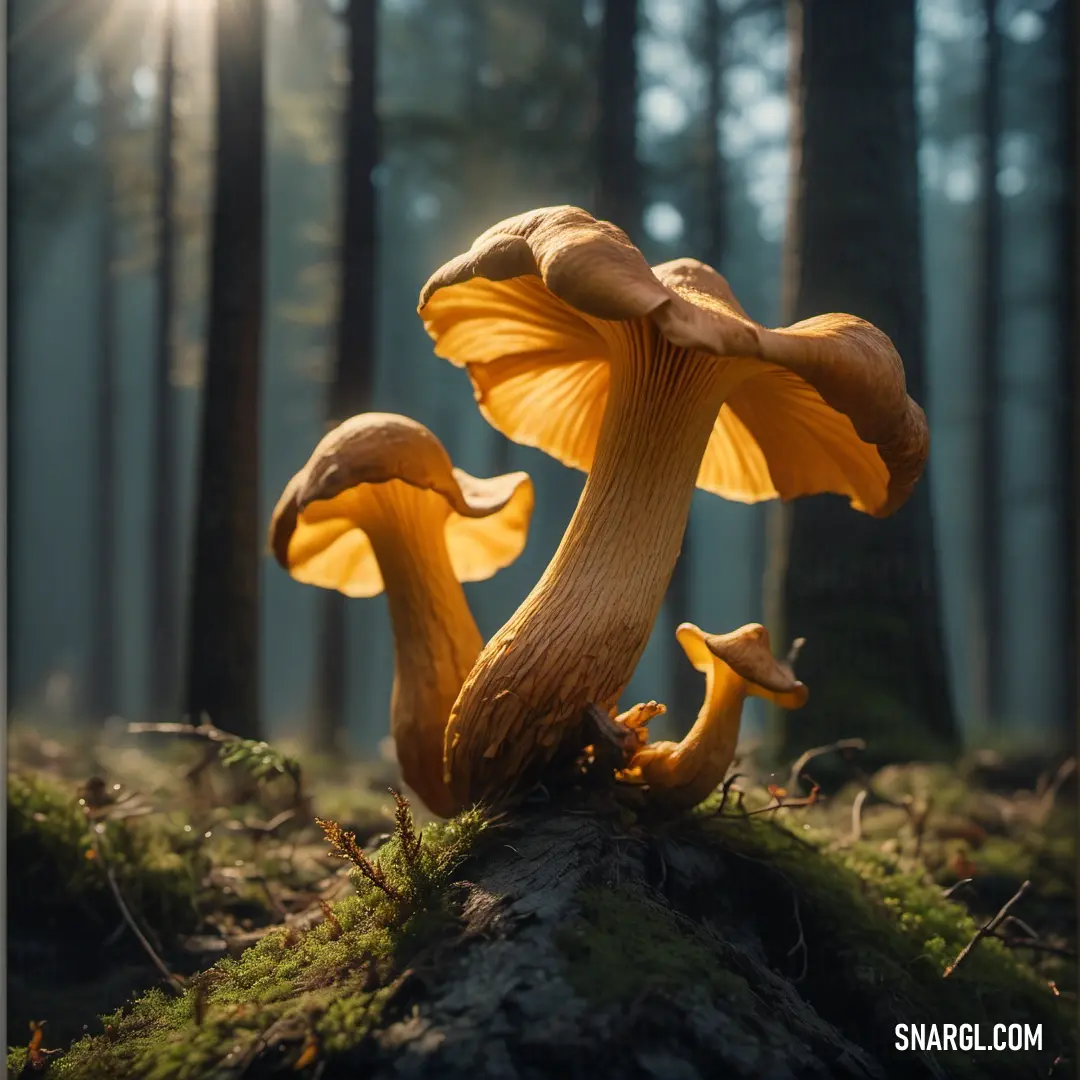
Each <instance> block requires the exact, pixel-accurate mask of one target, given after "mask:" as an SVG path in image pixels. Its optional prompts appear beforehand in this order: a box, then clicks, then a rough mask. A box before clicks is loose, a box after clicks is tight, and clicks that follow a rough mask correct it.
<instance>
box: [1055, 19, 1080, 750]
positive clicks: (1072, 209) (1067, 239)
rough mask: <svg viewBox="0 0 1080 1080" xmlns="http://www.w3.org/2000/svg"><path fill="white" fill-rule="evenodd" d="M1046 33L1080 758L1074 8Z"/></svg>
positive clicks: (1079, 317)
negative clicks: (1055, 103) (1051, 47)
mask: <svg viewBox="0 0 1080 1080" xmlns="http://www.w3.org/2000/svg"><path fill="white" fill-rule="evenodd" d="M1051 33H1053V35H1054V39H1055V40H1057V41H1058V42H1060V43H1061V48H1062V54H1063V55H1062V60H1061V70H1062V71H1063V72H1064V73H1065V97H1064V102H1063V105H1064V108H1063V109H1062V114H1063V115H1062V129H1061V144H1060V151H1059V152H1060V154H1061V181H1060V187H1059V189H1058V190H1059V191H1060V193H1061V195H1060V199H1061V201H1060V206H1061V208H1062V212H1063V217H1064V222H1063V226H1064V227H1063V228H1062V230H1061V249H1060V250H1061V256H1060V258H1061V271H1062V272H1061V282H1062V284H1061V298H1060V301H1059V303H1060V312H1061V315H1060V318H1061V370H1062V377H1061V401H1062V402H1063V403H1064V408H1065V415H1064V416H1063V418H1062V421H1061V425H1060V430H1061V461H1062V475H1063V481H1064V482H1063V484H1062V497H1063V500H1062V501H1063V513H1062V524H1063V526H1064V530H1065V538H1064V545H1063V548H1064V551H1065V558H1066V560H1067V563H1066V566H1065V572H1064V580H1063V583H1062V587H1063V592H1064V594H1065V596H1066V597H1069V598H1071V604H1068V605H1067V607H1066V612H1065V619H1066V625H1065V637H1066V653H1065V655H1066V657H1067V658H1068V659H1069V660H1070V661H1071V662H1072V671H1073V676H1072V678H1071V679H1070V680H1069V681H1068V686H1067V689H1066V693H1065V710H1064V715H1063V716H1062V723H1063V726H1064V731H1063V735H1064V743H1065V745H1066V746H1070V747H1075V748H1076V750H1077V752H1078V755H1080V745H1078V743H1077V740H1078V739H1080V634H1078V630H1077V626H1078V623H1080V536H1078V534H1077V514H1078V512H1080V511H1078V508H1080V439H1078V438H1077V430H1078V427H1080V407H1078V403H1077V396H1076V395H1077V368H1078V367H1080V203H1078V201H1077V198H1076V191H1077V185H1078V184H1080V173H1078V170H1077V152H1078V148H1080V77H1078V70H1080V20H1078V18H1077V5H1076V3H1075V0H1073V2H1072V3H1068V2H1065V0H1062V2H1060V3H1058V4H1057V5H1055V7H1054V8H1053V12H1052V15H1051Z"/></svg>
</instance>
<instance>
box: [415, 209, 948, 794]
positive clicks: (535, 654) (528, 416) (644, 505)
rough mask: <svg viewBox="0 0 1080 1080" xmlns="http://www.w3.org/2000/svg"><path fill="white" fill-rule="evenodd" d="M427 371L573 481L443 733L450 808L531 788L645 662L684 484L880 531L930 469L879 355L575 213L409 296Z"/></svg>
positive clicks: (906, 404)
mask: <svg viewBox="0 0 1080 1080" xmlns="http://www.w3.org/2000/svg"><path fill="white" fill-rule="evenodd" d="M418 310H419V313H420V315H421V317H422V318H423V320H424V325H425V327H426V328H427V330H428V332H429V334H430V335H431V336H432V338H433V339H434V341H435V352H436V353H437V354H438V355H439V356H442V357H444V358H446V359H449V360H451V361H452V362H453V363H455V364H457V365H459V366H464V367H466V368H467V370H468V374H469V377H470V378H471V380H472V383H473V388H474V391H475V395H476V399H477V402H478V404H479V407H480V410H481V412H482V413H483V415H484V416H485V417H486V418H487V420H488V421H489V422H490V423H491V424H493V425H494V426H495V427H496V428H498V429H499V430H500V431H501V432H503V434H505V435H507V436H509V437H510V438H511V439H513V440H515V441H517V442H519V443H524V444H526V445H529V446H534V447H538V448H539V449H542V450H544V451H546V452H547V453H548V454H551V455H552V456H553V457H555V458H557V459H558V460H560V461H562V462H563V463H565V464H567V465H571V466H574V467H577V468H580V469H586V470H588V471H589V476H588V480H587V481H586V483H585V487H584V490H583V492H582V495H581V498H580V501H579V502H578V506H577V509H576V511H575V513H574V516H573V519H572V520H571V522H570V525H569V527H568V528H567V530H566V533H565V535H564V536H563V539H562V542H561V544H560V545H559V548H558V550H557V551H556V553H555V556H554V557H553V559H552V561H551V563H550V564H549V566H548V567H547V570H546V571H545V573H544V574H543V576H542V577H541V579H540V580H539V582H538V583H537V584H536V586H535V588H534V589H533V591H532V592H531V593H530V594H529V596H528V597H527V598H526V599H525V600H524V602H523V603H522V604H521V606H520V607H519V608H518V610H517V612H516V613H515V614H514V615H513V616H512V617H511V619H510V621H509V622H507V623H506V625H505V626H504V627H503V628H502V629H501V630H500V631H499V632H498V633H497V634H496V635H495V636H494V637H493V638H492V639H491V641H489V642H488V644H487V645H486V646H485V648H484V650H483V651H482V652H481V654H480V656H479V658H478V660H477V663H476V666H475V667H474V668H473V670H472V672H471V674H470V676H469V678H468V679H467V680H466V682H465V685H464V686H463V687H462V692H461V695H460V697H459V698H458V701H457V702H456V704H455V706H454V709H453V712H452V714H451V718H450V724H449V726H448V728H447V765H448V768H449V773H450V782H451V783H452V785H453V789H454V791H455V793H456V794H457V796H458V797H459V798H460V799H462V800H464V801H470V800H473V799H477V798H495V797H499V796H501V795H502V794H504V793H506V794H508V793H509V792H510V791H511V790H512V789H514V788H519V787H522V786H524V785H526V784H527V783H529V782H530V780H533V779H535V778H536V776H537V773H538V771H542V769H543V766H544V764H545V763H546V762H547V761H548V760H550V758H551V757H552V756H553V755H554V754H555V753H556V752H557V751H558V748H559V746H560V743H561V742H562V741H564V739H567V738H572V737H574V735H573V733H574V732H576V730H577V728H578V727H579V718H580V715H581V713H582V710H583V709H585V708H586V707H587V706H589V705H596V706H598V707H599V708H601V709H604V710H607V711H608V712H609V713H610V712H611V711H612V710H614V709H615V707H616V702H617V699H618V697H619V694H620V693H621V692H622V691H623V689H624V688H625V686H626V684H627V683H628V681H629V679H630V676H631V674H632V672H633V670H634V668H635V666H636V664H637V661H638V659H639V658H640V656H641V653H642V651H643V650H644V648H645V644H646V642H647V640H648V637H649V633H650V631H651V629H652V625H653V622H654V621H655V618H656V614H657V612H658V610H659V608H660V604H661V602H662V599H663V596H664V592H665V590H666V588H667V585H668V581H669V580H670V577H671V572H672V569H673V567H674V565H675V561H676V559H677V558H678V555H679V549H680V547H681V544H682V537H683V533H684V531H685V528H686V521H687V515H688V513H689V509H690V500H691V495H692V493H693V489H694V486H695V484H697V486H699V487H702V488H704V489H706V490H708V491H712V492H715V493H717V494H720V495H722V496H724V497H726V498H729V499H734V500H738V501H743V502H755V501H757V500H761V499H770V498H776V497H779V498H782V499H791V498H795V497H796V496H799V495H807V494H813V493H816V492H836V493H839V494H842V495H846V496H847V497H848V499H849V500H850V502H851V504H852V506H854V507H855V508H856V509H858V510H861V511H863V512H865V513H868V514H872V515H874V516H878V517H884V516H885V515H887V514H890V513H892V512H893V511H894V510H895V509H897V507H899V506H900V505H901V504H902V503H903V502H904V501H905V499H906V498H907V497H908V495H909V494H910V492H911V490H912V488H913V486H914V484H915V482H916V480H917V479H918V477H919V475H920V473H921V472H922V469H923V465H924V463H925V460H926V456H927V453H928V449H929V447H928V434H927V428H926V420H925V417H924V415H923V412H922V409H920V408H919V406H918V405H917V404H916V403H915V402H914V401H912V400H911V399H910V398H909V397H908V396H907V394H906V392H905V383H904V370H903V365H902V363H901V361H900V358H899V356H898V355H897V353H896V350H895V349H894V348H893V345H892V342H891V341H890V340H889V338H888V337H887V336H886V335H885V334H883V333H882V332H881V331H880V330H878V329H876V328H875V327H874V326H872V325H870V324H869V323H867V322H864V321H863V320H862V319H858V318H856V317H854V316H851V315H837V314H831V315H821V316H817V317H815V318H812V319H807V320H805V321H803V322H800V323H797V324H796V325H794V326H790V327H786V328H782V329H778V330H769V329H766V328H765V327H763V326H760V325H758V324H757V323H755V322H753V321H752V320H751V319H750V318H749V317H748V316H747V315H746V313H745V312H744V311H743V309H742V308H741V307H740V306H739V304H738V302H737V301H736V299H735V297H734V295H733V294H732V292H731V289H730V288H729V287H728V284H727V282H726V281H725V280H724V278H722V277H721V276H720V275H719V274H718V273H716V272H715V271H714V270H712V269H711V268H710V267H708V266H705V265H704V264H702V263H700V262H697V261H696V260H693V259H678V260H675V261H673V262H668V263H664V264H663V265H661V266H656V267H653V268H650V267H649V265H648V264H647V263H646V261H645V259H644V257H643V256H642V255H641V253H640V252H639V251H638V250H637V248H635V247H634V246H633V245H632V244H631V243H630V241H629V240H628V239H627V237H626V235H625V234H624V233H623V232H622V231H621V230H620V229H618V228H616V227H615V226H613V225H611V224H609V223H608V222H603V221H596V220H594V219H593V218H592V217H591V216H590V215H589V214H587V213H586V212H585V211H583V210H579V209H577V208H575V207H554V208H547V209H542V210H534V211H531V212H529V213H526V214H522V215H519V216H518V217H514V218H509V219H508V220H506V221H503V222H500V223H499V224H498V225H495V226H494V227H492V228H491V229H489V230H488V231H487V232H485V233H484V234H483V235H482V236H480V237H479V239H477V241H476V242H475V243H474V244H473V246H472V247H471V248H470V249H469V250H468V251H467V252H465V253H464V254H462V255H460V256H458V257H457V258H455V259H453V260H451V261H450V262H449V263H447V264H446V265H444V266H443V267H442V268H441V269H439V270H437V271H436V272H435V274H434V275H433V276H432V277H431V278H430V279H429V280H428V282H427V284H426V285H425V286H424V288H423V290H422V292H421V295H420V304H419V308H418Z"/></svg>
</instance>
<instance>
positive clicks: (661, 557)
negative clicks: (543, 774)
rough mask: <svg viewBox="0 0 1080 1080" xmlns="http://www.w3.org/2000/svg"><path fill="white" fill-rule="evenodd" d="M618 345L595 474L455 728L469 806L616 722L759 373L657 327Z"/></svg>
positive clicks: (453, 759)
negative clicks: (729, 421) (727, 418)
mask: <svg viewBox="0 0 1080 1080" xmlns="http://www.w3.org/2000/svg"><path fill="white" fill-rule="evenodd" d="M601 326H602V332H603V333H605V334H608V335H616V334H618V335H620V336H622V340H621V341H620V342H619V343H618V344H619V346H620V348H619V353H620V359H619V362H617V363H613V364H612V367H611V383H610V390H609V396H608V402H607V406H606V409H605V413H604V421H603V425H602V428H601V431H600V436H599V441H598V444H597V448H596V454H595V458H594V462H593V466H592V469H591V471H590V473H589V477H588V480H587V481H586V483H585V488H584V490H583V491H582V494H581V499H580V500H579V502H578V506H577V509H576V511H575V512H574V516H573V518H572V519H571V521H570V525H569V527H568V528H567V530H566V533H565V535H564V536H563V539H562V542H561V543H560V545H559V548H558V550H557V551H556V553H555V556H554V558H553V559H552V561H551V563H550V564H549V565H548V568H547V570H546V571H545V572H544V574H543V576H542V577H541V578H540V580H539V582H537V584H536V586H535V588H534V589H533V590H532V592H531V593H530V594H529V596H528V597H527V598H526V599H525V601H524V602H523V603H522V605H521V606H520V607H519V608H518V610H517V611H516V612H515V614H514V615H513V616H512V617H511V619H510V621H509V622H507V623H506V625H505V626H504V627H503V628H502V629H501V630H500V631H499V632H498V633H497V634H496V635H495V636H494V637H493V638H492V639H491V641H490V642H489V643H488V644H487V646H486V647H485V648H484V650H483V651H482V652H481V654H480V656H479V658H478V660H477V662H476V665H475V666H474V668H473V669H472V672H471V673H470V675H469V677H468V679H467V680H466V682H465V685H464V686H463V687H462V690H461V694H460V696H459V697H458V700H457V702H456V704H455V706H454V709H453V712H452V714H451V717H450V723H449V725H448V727H447V744H446V764H447V780H448V782H449V783H450V785H451V787H452V790H453V792H454V794H455V796H456V797H457V798H458V800H459V801H461V802H464V803H468V802H471V801H475V800H477V799H482V798H483V799H497V798H501V797H504V796H506V795H508V794H510V792H509V791H504V790H501V783H502V778H508V777H509V778H515V779H514V787H515V788H523V787H525V786H527V785H528V783H529V782H530V781H535V780H536V779H537V776H538V774H539V772H540V771H541V770H542V768H543V766H544V765H545V764H546V763H547V762H548V761H549V760H550V759H551V757H552V756H553V755H554V754H555V752H556V751H557V750H558V749H559V747H560V744H561V743H562V742H563V741H564V739H566V738H568V737H572V734H573V732H575V731H576V729H577V728H578V726H579V725H580V721H581V716H582V713H583V710H584V709H585V708H586V707H587V706H588V705H590V704H596V705H599V706H600V707H601V708H603V709H606V710H608V711H609V712H612V713H613V712H614V708H615V706H616V703H617V701H618V698H619V695H620V694H621V693H622V692H623V690H624V689H625V688H626V685H627V683H628V682H629V681H630V677H631V675H632V674H633V671H634V668H635V667H636V665H637V662H638V660H639V659H640V657H641V654H642V652H643V651H644V649H645V645H646V643H647V641H648V638H649V634H650V632H651V630H652V626H653V623H654V622H655V620H656V615H657V612H658V611H659V609H660V605H661V602H662V601H663V597H664V592H665V590H666V589H667V585H668V582H669V580H670V578H671V574H672V570H673V569H674V566H675V561H676V560H677V559H678V556H679V549H680V547H681V546H682V538H683V533H684V532H685V529H686V521H687V517H688V514H689V511H690V502H691V498H692V496H693V491H694V483H695V480H696V478H697V474H698V470H699V468H700V465H701V459H702V457H703V456H704V453H705V449H706V446H707V445H708V441H709V437H710V434H711V432H712V429H713V424H714V422H715V420H716V416H717V413H718V411H719V409H720V406H721V404H722V403H723V400H724V398H725V396H726V395H727V394H728V393H729V392H730V391H731V389H732V388H733V386H734V385H736V384H737V383H738V382H740V381H742V379H743V378H745V376H746V372H747V371H748V365H746V364H745V363H743V362H740V361H738V360H734V361H728V360H725V359H720V358H718V357H716V356H711V355H707V354H704V353H699V352H694V351H690V350H687V349H683V348H680V347H679V346H676V345H673V344H672V343H671V342H669V341H668V340H667V339H666V338H664V337H663V336H662V335H661V334H660V333H659V332H658V331H657V329H656V327H655V325H654V324H653V323H652V322H651V321H649V320H637V321H632V322H624V323H604V324H601Z"/></svg>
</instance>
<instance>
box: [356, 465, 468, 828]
mask: <svg viewBox="0 0 1080 1080" xmlns="http://www.w3.org/2000/svg"><path fill="white" fill-rule="evenodd" d="M378 491H379V494H378V498H377V500H373V501H377V505H378V511H379V512H378V513H377V514H373V515H372V516H371V518H370V523H369V524H368V529H367V531H368V535H369V536H370V538H371V544H372V547H373V549H374V551H375V555H376V558H377V559H378V561H379V569H380V570H381V572H382V575H383V581H384V583H385V586H386V597H387V601H388V603H389V607H390V621H391V625H392V627H393V634H394V688H393V692H392V697H391V704H390V733H391V736H392V737H393V739H394V744H395V747H396V749H397V757H398V764H399V765H400V767H401V775H402V778H403V779H404V781H405V783H407V784H408V785H409V786H410V787H411V788H413V789H414V790H415V791H416V793H417V794H418V795H419V796H420V797H421V798H422V799H423V801H424V802H425V804H426V805H427V806H428V808H429V809H431V810H432V811H433V812H434V813H436V814H440V815H441V816H443V817H450V816H452V815H453V814H454V813H456V812H457V810H458V809H459V807H458V806H457V805H456V804H455V802H454V800H453V798H452V797H451V794H450V791H449V790H448V788H447V786H446V784H445V782H444V781H443V744H444V737H445V731H446V721H447V718H448V717H449V715H450V709H451V707H452V706H453V704H454V700H455V698H456V697H457V696H458V692H459V691H460V690H461V684H462V683H463V682H464V680H465V676H466V675H468V673H469V671H470V669H471V668H472V666H473V663H474V661H475V660H476V657H477V655H478V654H479V652H480V649H481V646H482V645H483V639H482V638H481V636H480V631H479V629H477V626H476V620H475V619H474V618H473V614H472V611H471V610H470V609H469V602H468V600H467V599H466V597H465V590H464V589H463V588H462V587H461V584H460V582H459V581H458V580H457V577H456V575H455V574H454V571H453V568H452V566H451V563H450V556H449V553H448V551H447V547H446V539H445V532H444V523H445V520H446V513H447V510H446V501H445V499H443V498H442V497H441V496H440V495H438V494H436V493H434V492H430V491H419V490H417V489H416V488H412V487H409V486H407V485H405V484H402V483H400V482H398V481H391V482H389V483H387V484H381V485H378Z"/></svg>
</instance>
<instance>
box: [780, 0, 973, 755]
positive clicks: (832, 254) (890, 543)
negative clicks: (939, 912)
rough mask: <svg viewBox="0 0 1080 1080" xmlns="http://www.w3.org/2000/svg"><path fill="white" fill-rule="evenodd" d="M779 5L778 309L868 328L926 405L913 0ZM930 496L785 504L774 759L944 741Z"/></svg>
mask: <svg viewBox="0 0 1080 1080" xmlns="http://www.w3.org/2000/svg"><path fill="white" fill-rule="evenodd" d="M793 15H794V18H793V24H794V25H793V29H794V30H795V33H794V35H793V57H794V59H793V64H794V67H793V75H794V90H795V95H794V129H795V130H794V138H795V139H796V140H797V144H796V159H797V161H798V168H797V170H793V173H794V182H795V185H796V187H795V190H794V192H793V206H792V219H791V222H790V226H789V237H788V241H789V249H788V252H787V256H788V260H789V261H788V267H787V272H788V281H787V282H786V286H787V289H788V293H789V299H790V305H789V310H788V311H787V312H786V316H787V317H788V318H791V319H802V318H806V317H807V316H810V315H813V314H818V313H821V312H827V311H850V312H852V313H854V314H857V315H860V316H862V317H863V318H865V319H868V320H870V321H871V322H873V323H875V324H876V325H877V326H879V327H880V328H881V329H882V330H884V331H885V332H886V333H887V334H889V336H890V337H891V338H892V339H893V341H894V342H895V344H896V346H897V349H898V350H899V352H900V355H901V356H902V357H903V359H904V365H905V369H906V372H907V384H908V391H909V393H910V394H911V395H912V396H913V397H914V398H915V399H916V400H917V401H919V402H920V403H923V404H925V401H926V389H927V379H926V372H925V358H924V351H923V318H924V312H923V292H922V290H923V285H922V278H921V250H920V233H919V195H918V173H917V164H916V162H917V159H916V152H917V148H918V131H917V119H916V110H915V5H914V0H897V2H896V3H890V4H888V5H866V4H864V3H862V2H861V0H829V2H827V3H806V2H804V3H797V4H796V5H795V7H794V8H793ZM930 506H931V504H930V484H929V478H928V477H924V478H923V479H922V480H921V481H920V483H919V485H918V486H917V487H916V489H915V493H914V495H913V496H912V498H911V500H910V501H909V502H908V503H907V504H906V505H905V506H904V507H902V508H901V509H900V510H899V511H898V512H897V513H896V514H895V515H893V516H892V517H891V518H888V519H886V520H882V521H879V520H875V519H872V518H869V517H867V516H865V515H863V514H859V513H856V512H854V511H853V510H851V509H850V508H849V507H848V506H847V505H846V504H845V503H844V502H842V501H841V500H840V499H839V498H836V497H832V496H817V497H813V498H806V499H802V500H799V501H798V502H796V503H794V504H793V505H792V508H791V532H790V545H789V550H788V552H787V555H788V572H787V575H786V579H785V589H784V602H785V608H786V621H787V628H786V633H787V634H789V635H791V636H793V637H795V636H799V637H803V636H804V637H805V638H806V639H807V641H806V646H805V648H804V649H803V651H802V653H801V656H800V661H799V674H800V677H801V678H802V679H803V680H804V681H805V682H806V684H807V685H808V686H809V687H810V690H811V695H810V702H809V704H808V705H807V707H806V708H805V709H804V710H802V711H801V712H800V713H799V714H798V716H797V719H792V721H791V723H790V725H789V726H788V727H787V738H786V744H787V745H786V747H785V749H784V753H785V755H787V756H793V755H794V754H795V753H796V752H797V751H799V750H801V749H804V748H806V747H808V746H811V745H813V744H815V743H824V742H830V741H832V740H834V739H837V738H841V737H845V736H850V735H861V736H865V737H866V739H867V742H868V744H869V747H868V753H869V755H870V756H871V757H872V758H873V759H875V760H895V759H898V758H905V757H910V756H914V755H917V756H918V757H920V758H941V757H947V756H950V755H952V754H953V753H954V752H955V750H956V748H957V733H956V727H955V723H954V719H953V712H952V706H951V701H950V697H949V686H948V681H947V674H946V658H945V651H944V643H943V640H942V632H941V621H940V614H939V610H938V585H937V567H936V563H935V557H934V531H933V522H932V517H931V509H930Z"/></svg>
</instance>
